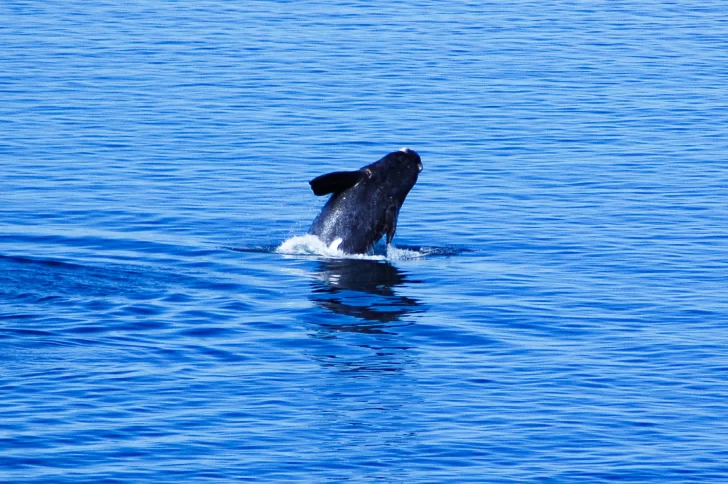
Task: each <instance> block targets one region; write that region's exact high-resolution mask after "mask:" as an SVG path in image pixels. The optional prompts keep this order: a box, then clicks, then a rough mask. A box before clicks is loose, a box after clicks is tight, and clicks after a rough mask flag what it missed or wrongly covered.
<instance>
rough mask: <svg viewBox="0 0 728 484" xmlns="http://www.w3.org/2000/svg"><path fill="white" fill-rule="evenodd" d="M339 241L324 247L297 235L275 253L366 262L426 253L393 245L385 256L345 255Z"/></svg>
mask: <svg viewBox="0 0 728 484" xmlns="http://www.w3.org/2000/svg"><path fill="white" fill-rule="evenodd" d="M339 245H341V239H340V238H337V239H335V240H334V241H333V242H332V243H331V244H330V245H326V244H325V243H324V242H323V241H321V239H319V238H318V237H316V236H315V235H311V234H306V235H297V236H294V237H291V238H290V239H288V240H286V241H284V242H283V243H282V244H281V245H280V246H278V248H277V249H276V252H278V253H279V254H287V255H304V256H306V255H311V256H319V257H326V258H330V259H368V260H406V259H417V258H419V257H424V256H425V255H426V253H423V252H418V251H416V250H410V249H398V248H397V247H395V246H393V245H389V246H387V253H386V255H382V254H372V255H370V254H347V253H345V252H343V251H341V250H339Z"/></svg>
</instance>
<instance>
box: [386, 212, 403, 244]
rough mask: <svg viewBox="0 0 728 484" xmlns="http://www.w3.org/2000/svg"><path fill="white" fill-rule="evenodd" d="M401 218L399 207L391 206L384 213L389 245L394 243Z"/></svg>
mask: <svg viewBox="0 0 728 484" xmlns="http://www.w3.org/2000/svg"><path fill="white" fill-rule="evenodd" d="M398 216H399V207H398V206H397V205H390V206H389V207H387V211H386V212H385V213H384V231H385V233H386V234H387V245H389V244H391V243H392V239H393V238H394V233H395V232H396V231H397V217H398Z"/></svg>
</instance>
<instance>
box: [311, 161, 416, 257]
mask: <svg viewBox="0 0 728 484" xmlns="http://www.w3.org/2000/svg"><path fill="white" fill-rule="evenodd" d="M421 171H422V160H421V159H420V156H419V155H418V154H417V153H416V152H415V151H413V150H410V149H408V148H402V149H401V150H399V151H394V152H392V153H389V154H388V155H386V156H384V157H383V158H382V159H380V160H378V161H376V162H374V163H372V164H370V165H367V166H364V167H362V168H361V169H359V170H356V171H337V172H333V173H328V174H326V175H321V176H319V177H316V178H314V179H313V180H311V181H310V182H309V183H310V185H311V189H312V190H313V192H314V194H316V195H319V196H323V195H328V194H331V198H329V201H328V202H326V205H324V208H323V209H322V210H321V213H319V215H318V216H317V217H316V219H315V220H314V221H313V223H312V224H311V228H310V229H309V231H308V233H309V234H312V235H315V236H317V237H318V238H319V239H321V240H322V241H323V242H324V243H325V244H326V245H327V246H329V247H331V248H332V249H339V250H341V251H343V252H345V253H347V254H366V253H369V252H370V251H371V250H372V248H373V247H374V245H375V244H376V243H377V242H378V241H379V240H380V239H381V238H382V237H383V236H384V235H385V234H386V236H387V244H390V243H391V242H392V239H393V238H394V233H395V232H396V230H397V217H398V216H399V210H400V209H401V208H402V204H403V203H404V199H405V198H406V197H407V194H408V193H409V192H410V190H411V189H412V187H413V186H414V185H415V183H417V177H418V175H419V173H420V172H421Z"/></svg>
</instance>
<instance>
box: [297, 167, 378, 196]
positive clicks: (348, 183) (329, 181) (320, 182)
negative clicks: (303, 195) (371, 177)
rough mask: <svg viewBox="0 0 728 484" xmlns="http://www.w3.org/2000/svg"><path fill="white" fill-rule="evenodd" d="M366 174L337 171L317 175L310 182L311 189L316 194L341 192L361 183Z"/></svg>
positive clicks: (359, 171)
mask: <svg viewBox="0 0 728 484" xmlns="http://www.w3.org/2000/svg"><path fill="white" fill-rule="evenodd" d="M363 176H364V174H363V173H362V172H361V170H357V171H335V172H333V173H327V174H326V175H321V176H317V177H316V178H314V179H313V180H311V181H310V182H308V183H309V184H310V185H311V189H312V190H313V193H314V194H315V195H318V196H321V195H328V194H329V193H339V192H343V191H344V190H346V189H348V188H351V187H353V186H354V185H356V184H357V183H359V182H360V181H361V179H362V177H363Z"/></svg>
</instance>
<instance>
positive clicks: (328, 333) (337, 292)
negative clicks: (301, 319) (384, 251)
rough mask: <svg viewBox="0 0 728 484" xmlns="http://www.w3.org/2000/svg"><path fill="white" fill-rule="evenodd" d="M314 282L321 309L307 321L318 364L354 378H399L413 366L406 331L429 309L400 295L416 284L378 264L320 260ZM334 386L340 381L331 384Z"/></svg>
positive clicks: (313, 290)
mask: <svg viewBox="0 0 728 484" xmlns="http://www.w3.org/2000/svg"><path fill="white" fill-rule="evenodd" d="M313 276H314V277H313V279H312V282H311V294H310V296H309V298H310V300H311V302H313V304H314V305H315V306H316V308H317V309H316V311H315V312H312V313H310V314H309V317H308V318H307V320H308V322H309V323H311V324H312V328H314V331H313V333H311V336H312V337H313V338H315V339H317V340H318V341H319V344H317V345H316V348H317V349H316V351H315V352H313V353H312V354H311V356H312V357H313V358H314V359H315V360H316V361H318V362H319V363H320V364H321V365H322V366H323V367H324V368H330V369H335V370H337V372H341V373H344V374H356V375H361V374H366V373H371V372H374V373H392V372H393V373H399V372H400V371H401V370H402V369H403V368H405V367H408V366H410V365H411V364H412V359H413V354H412V353H411V352H410V350H411V344H408V343H407V341H406V340H407V338H406V337H405V336H404V333H406V331H407V330H406V329H405V328H406V327H407V326H410V325H412V324H414V323H413V321H412V320H411V318H410V317H411V316H412V315H414V314H416V313H420V312H423V311H425V310H426V308H425V306H423V304H422V303H421V302H420V301H418V300H417V299H415V298H414V297H411V296H405V295H402V294H401V292H402V291H403V290H404V288H405V287H411V285H412V284H417V282H418V281H414V280H411V279H410V278H409V276H408V275H407V274H406V273H405V272H403V271H401V270H399V269H398V268H397V267H395V266H394V265H393V264H391V263H389V262H386V261H380V260H359V259H333V260H321V261H317V262H316V267H315V270H314V273H313ZM344 383H345V382H344ZM336 384H342V381H340V380H338V379H337V380H334V381H331V382H329V385H334V386H335V385H336Z"/></svg>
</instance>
